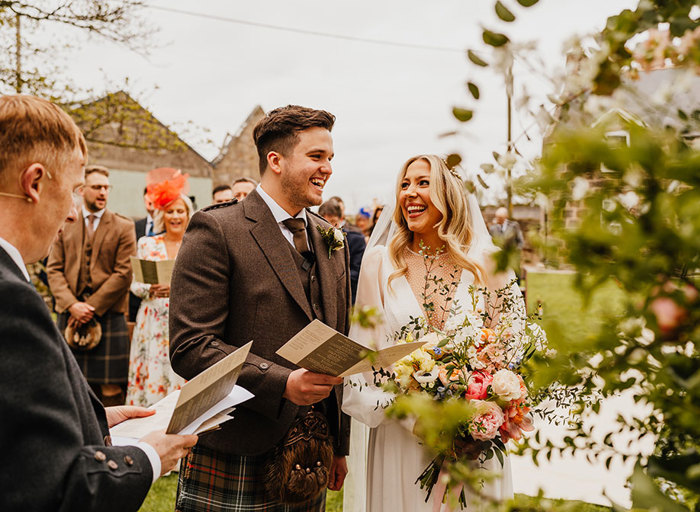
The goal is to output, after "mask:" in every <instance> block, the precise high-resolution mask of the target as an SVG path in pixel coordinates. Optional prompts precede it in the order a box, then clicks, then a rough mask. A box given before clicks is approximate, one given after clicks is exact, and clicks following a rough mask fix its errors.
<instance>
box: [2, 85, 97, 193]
mask: <svg viewBox="0 0 700 512" xmlns="http://www.w3.org/2000/svg"><path fill="white" fill-rule="evenodd" d="M76 148H78V149H80V152H81V153H82V154H83V156H84V157H85V158H86V159H87V145H86V143H85V138H84V137H83V134H82V133H81V132H80V128H78V125H76V124H75V122H74V121H73V119H71V117H70V116H69V115H68V114H67V113H66V112H64V111H63V110H62V109H61V108H60V107H58V106H57V105H54V104H53V103H51V102H50V101H47V100H45V99H42V98H37V97H36V96H29V95H23V94H17V95H7V96H2V97H0V180H6V179H7V178H8V175H9V172H10V171H12V170H13V169H22V168H25V167H27V166H29V165H31V164H32V163H34V162H40V163H43V164H44V165H47V166H49V167H60V164H61V163H62V161H63V159H65V158H66V157H68V156H69V155H70V154H71V153H72V152H73V151H75V149H76Z"/></svg>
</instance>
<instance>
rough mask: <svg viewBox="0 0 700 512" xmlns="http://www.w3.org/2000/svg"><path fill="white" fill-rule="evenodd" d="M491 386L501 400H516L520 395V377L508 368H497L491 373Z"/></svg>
mask: <svg viewBox="0 0 700 512" xmlns="http://www.w3.org/2000/svg"><path fill="white" fill-rule="evenodd" d="M491 387H492V388H493V392H494V393H496V394H497V395H498V396H499V397H500V398H502V399H503V400H508V401H510V400H517V399H519V398H521V397H522V390H521V389H520V379H518V376H517V375H516V374H515V373H513V372H511V371H510V370H498V371H497V372H496V373H495V374H494V375H493V382H492V383H491Z"/></svg>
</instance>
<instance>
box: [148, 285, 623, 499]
mask: <svg viewBox="0 0 700 512" xmlns="http://www.w3.org/2000/svg"><path fill="white" fill-rule="evenodd" d="M573 279H574V275H573V274H566V273H537V272H529V273H528V274H527V305H528V311H529V312H530V313H533V312H535V311H536V310H537V304H538V302H539V303H541V304H542V308H543V314H544V318H543V322H542V323H543V326H544V327H545V329H546V330H547V332H548V333H550V330H551V332H553V333H556V334H555V336H556V337H559V338H560V342H563V343H566V342H571V343H576V340H577V339H579V338H580V337H582V336H586V335H589V334H591V333H593V332H595V330H597V329H598V326H599V320H598V318H599V317H600V316H601V315H602V314H603V313H611V312H614V311H615V310H616V309H618V308H619V297H620V291H619V290H618V289H617V286H616V285H615V284H614V283H610V284H608V285H606V286H604V287H602V288H601V289H600V290H599V291H597V292H596V293H595V294H594V295H593V297H592V299H591V301H590V304H589V305H588V306H587V307H584V301H583V299H582V298H581V297H580V296H579V295H578V294H577V293H576V292H574V291H573V288H572V285H573ZM551 338H552V335H551V334H550V342H551V341H553V340H552V339H551ZM176 490H177V475H176V474H172V475H170V476H167V477H165V478H161V479H159V480H158V481H157V482H156V483H155V484H154V485H153V488H152V489H151V492H150V493H149V494H148V497H147V498H146V501H145V502H144V504H143V507H141V511H143V512H166V511H167V512H172V511H173V510H174V509H175V492H176ZM326 507H327V508H326V510H327V511H328V512H341V511H342V510H343V493H342V491H341V492H329V493H328V498H327V500H326ZM507 510H509V511H511V512H516V511H517V512H546V511H548V510H556V511H557V512H604V511H610V509H609V508H606V507H599V506H597V505H590V504H588V503H582V502H577V501H563V500H544V499H541V498H534V497H530V496H524V495H517V496H516V500H515V501H514V503H513V504H512V505H510V506H509V508H508V509H507ZM396 512H400V511H396Z"/></svg>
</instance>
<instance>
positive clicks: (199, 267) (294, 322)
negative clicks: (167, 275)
mask: <svg viewBox="0 0 700 512" xmlns="http://www.w3.org/2000/svg"><path fill="white" fill-rule="evenodd" d="M307 219H308V222H309V226H308V230H307V233H308V236H309V242H310V245H311V246H312V247H313V250H314V252H315V254H316V265H317V275H318V280H319V281H320V288H321V304H320V307H321V308H322V311H323V319H324V321H325V323H326V324H328V325H329V326H331V327H333V328H334V329H336V330H338V331H340V332H342V333H347V331H348V328H349V325H348V315H349V307H350V273H349V271H348V252H347V247H346V248H345V250H344V251H334V252H333V253H332V255H331V258H328V248H327V246H326V244H325V242H324V241H323V239H322V238H321V235H320V233H319V232H318V229H317V227H316V226H319V225H321V226H323V227H324V228H325V227H328V226H329V224H327V223H326V222H325V221H323V220H322V219H321V218H320V217H318V216H316V215H314V214H312V213H310V212H307ZM316 306H319V305H316ZM312 307H314V305H312V304H310V303H309V299H308V298H307V296H306V293H305V291H304V287H303V285H302V282H301V278H300V276H299V270H298V266H297V264H296V263H295V262H294V259H293V257H292V253H291V252H290V244H289V242H288V241H287V240H286V239H285V238H284V235H282V232H281V231H280V228H279V226H278V224H277V222H275V218H274V216H273V215H272V212H270V209H269V208H268V207H267V205H266V204H265V202H264V201H263V199H262V198H261V197H260V195H259V194H258V193H257V192H255V191H253V192H252V193H251V194H250V195H249V196H248V197H247V198H246V199H245V200H244V201H242V202H240V203H225V204H224V205H217V206H212V207H209V208H205V209H203V210H201V211H199V212H197V213H195V214H194V215H193V216H192V220H191V222H190V224H189V226H188V228H187V233H186V234H185V237H184V239H183V242H182V247H181V249H180V252H179V253H178V256H177V261H176V263H175V270H174V272H173V278H172V283H171V299H170V358H171V361H172V365H173V368H174V369H175V371H176V372H177V373H178V374H180V375H182V376H183V377H184V378H186V379H191V378H192V377H194V376H195V375H197V374H198V373H200V372H201V371H203V370H205V369H206V368H209V367H210V366H211V365H213V364H214V363H216V362H217V361H219V360H220V359H222V358H223V357H225V356H226V355H228V354H230V353H231V352H233V351H234V350H235V349H236V348H237V347H240V346H242V345H245V344H246V343H247V342H248V341H251V340H252V341H253V347H252V349H251V354H250V355H249V356H248V360H247V361H246V363H245V365H244V367H243V371H242V372H241V376H240V377H239V380H238V383H239V384H240V385H241V386H243V387H245V388H246V389H248V390H249V391H251V392H252V393H253V394H254V395H255V398H253V399H251V400H250V401H248V402H246V403H244V404H243V405H241V406H239V407H237V408H236V411H235V412H234V413H233V416H234V419H233V420H231V421H228V422H226V423H224V425H223V428H222V429H221V430H219V431H216V432H213V433H211V434H206V435H204V436H202V438H201V439H200V441H199V443H200V444H201V445H203V446H206V447H208V448H212V449H214V450H218V451H221V452H225V453H233V454H237V455H255V454H260V453H264V452H266V451H268V450H270V449H271V448H273V447H274V446H275V444H276V443H277V442H278V441H279V440H280V439H281V438H282V436H284V434H285V433H286V432H287V431H288V430H289V427H290V425H291V424H292V422H293V421H294V419H295V418H296V417H297V415H298V414H300V412H303V410H301V411H300V408H299V407H298V406H297V405H295V404H293V403H292V402H290V401H288V400H286V399H284V398H283V397H282V394H283V392H284V388H285V385H286V382H287V377H288V375H289V374H290V373H291V371H292V370H294V369H296V366H295V365H293V364H292V363H290V362H289V361H287V360H285V359H282V358H281V357H279V356H277V355H276V354H275V351H276V350H277V349H279V347H281V346H282V345H283V344H284V343H285V342H287V340H289V339H290V338H291V337H292V336H294V335H295V334H296V333H297V332H299V331H300V330H301V329H303V328H304V327H305V326H306V325H307V324H308V323H309V322H311V320H312V319H313V318H314V317H315V315H314V313H313V311H312ZM330 399H333V400H336V403H337V407H330V408H329V410H331V411H338V412H337V413H335V412H334V413H333V414H331V416H333V417H329V418H328V421H329V423H330V424H331V425H330V426H331V431H333V432H337V433H338V435H337V436H336V437H337V438H336V439H335V443H334V451H335V453H336V454H337V455H345V454H347V452H348V443H349V436H350V427H349V420H348V417H347V416H345V415H344V414H342V413H340V412H339V411H340V401H341V400H342V386H337V387H336V389H335V393H332V394H331V397H330Z"/></svg>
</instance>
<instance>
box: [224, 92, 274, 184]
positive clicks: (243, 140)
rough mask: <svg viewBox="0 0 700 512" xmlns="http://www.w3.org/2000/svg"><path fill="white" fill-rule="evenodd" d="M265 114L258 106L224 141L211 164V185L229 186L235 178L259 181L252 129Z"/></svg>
mask: <svg viewBox="0 0 700 512" xmlns="http://www.w3.org/2000/svg"><path fill="white" fill-rule="evenodd" d="M263 117H265V112H264V111H263V109H262V108H261V107H260V106H259V105H258V106H256V107H255V108H254V109H253V111H252V112H251V113H250V115H248V118H247V119H246V120H245V121H244V122H243V124H242V125H241V126H240V128H239V129H238V131H237V132H236V133H235V134H233V135H231V134H229V135H228V136H227V137H226V140H225V141H224V146H223V149H222V150H221V153H220V154H219V156H218V157H216V158H215V159H214V161H213V162H212V165H213V175H212V181H213V185H214V186H216V185H221V184H226V185H230V184H231V183H232V182H233V181H234V180H235V179H236V178H242V177H247V178H253V179H254V180H256V181H259V180H260V171H259V170H258V153H257V150H256V149H255V144H254V143H253V129H254V128H255V125H256V124H257V123H258V121H259V120H260V119H262V118H263Z"/></svg>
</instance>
